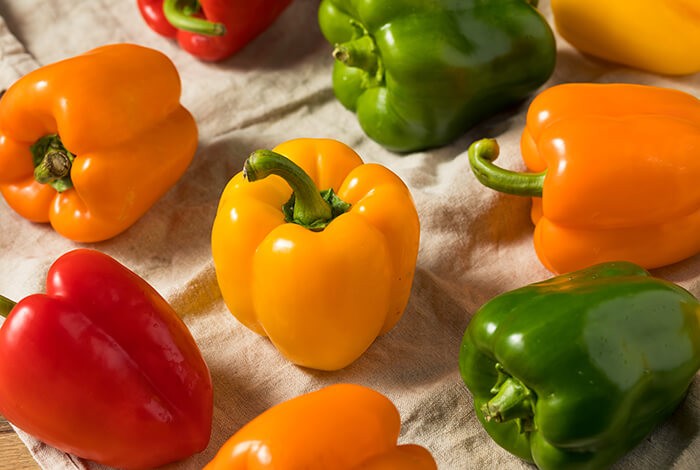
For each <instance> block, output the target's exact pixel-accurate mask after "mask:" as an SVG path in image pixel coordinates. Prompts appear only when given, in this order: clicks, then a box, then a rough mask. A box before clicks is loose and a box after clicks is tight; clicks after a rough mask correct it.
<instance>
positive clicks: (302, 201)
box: [243, 150, 350, 231]
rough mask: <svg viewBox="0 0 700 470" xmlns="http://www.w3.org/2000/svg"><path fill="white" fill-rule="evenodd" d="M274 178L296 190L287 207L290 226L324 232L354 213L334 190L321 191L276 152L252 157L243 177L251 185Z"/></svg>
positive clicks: (284, 208)
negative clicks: (336, 220)
mask: <svg viewBox="0 0 700 470" xmlns="http://www.w3.org/2000/svg"><path fill="white" fill-rule="evenodd" d="M270 175H277V176H280V177H282V178H283V179H284V180H285V181H286V182H287V184H289V186H290V187H291V188H292V192H293V194H292V197H291V198H290V200H289V201H288V202H287V203H286V204H285V205H284V206H283V211H284V212H285V219H286V220H287V222H293V223H296V224H299V225H301V226H303V227H305V228H307V229H309V230H313V231H321V230H323V229H324V228H325V227H326V226H327V225H328V224H329V223H330V222H331V221H332V220H333V219H334V218H335V217H337V216H339V215H340V214H343V213H345V212H347V211H348V210H349V209H350V204H348V203H346V202H345V201H343V200H342V199H340V198H339V197H338V196H336V195H335V193H333V190H332V189H327V190H325V191H319V190H318V188H317V187H316V184H315V183H314V182H313V180H312V179H311V177H309V175H307V174H306V172H305V171H304V170H303V169H302V168H301V167H300V166H299V165H297V164H296V163H294V162H293V161H291V160H290V159H288V158H287V157H285V156H283V155H280V154H279V153H276V152H273V151H272V150H256V151H255V152H253V153H252V154H250V156H249V157H248V159H247V160H246V161H245V164H244V166H243V176H244V177H245V178H246V179H247V180H248V181H258V180H261V179H263V178H266V177H268V176H270Z"/></svg>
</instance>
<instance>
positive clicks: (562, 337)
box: [459, 262, 700, 470]
mask: <svg viewBox="0 0 700 470" xmlns="http://www.w3.org/2000/svg"><path fill="white" fill-rule="evenodd" d="M459 365H460V371H461V374H462V378H463V379H464V382H465V384H466V385H467V388H468V389H469V390H470V391H471V393H472V396H473V398H474V406H475V409H476V413H477V416H478V417H479V419H480V420H481V422H482V424H483V425H484V427H485V429H486V431H487V432H488V433H489V434H490V435H491V437H492V438H493V439H494V440H495V441H496V442H497V443H498V444H499V445H501V446H502V447H504V448H505V449H507V450H509V451H510V452H512V453H513V454H515V455H517V456H519V457H521V458H523V459H526V460H529V461H534V462H535V464H537V466H538V467H539V468H541V469H543V470H546V469H561V468H566V469H567V470H570V469H596V470H599V469H602V468H607V467H609V466H610V465H612V464H613V463H614V462H615V461H616V460H618V459H619V458H620V457H621V456H622V455H624V454H625V453H626V452H627V451H629V450H630V449H631V448H632V447H634V446H635V445H636V444H637V443H638V442H639V441H641V440H642V439H643V438H644V436H646V435H647V434H648V433H649V432H650V431H651V430H652V429H653V428H654V427H655V426H656V425H658V424H659V423H660V422H661V421H663V420H664V419H666V418H667V417H668V416H669V415H670V414H671V412H672V411H673V410H674V408H675V407H676V406H677V405H678V403H679V402H680V401H681V400H682V398H683V397H684V395H685V393H686V390H687V388H688V386H689V384H690V382H691V381H692V380H693V377H694V376H695V374H696V372H697V371H698V369H699V368H700V304H699V303H698V301H697V300H696V299H695V297H693V295H691V294H690V293H689V292H687V291H686V290H684V289H683V288H681V287H679V286H677V285H675V284H673V283H670V282H666V281H663V280H660V279H656V278H653V277H651V276H650V275H649V274H648V273H647V272H646V271H645V270H644V269H642V268H640V267H638V266H636V265H634V264H631V263H623V262H618V263H605V264H601V265H597V266H593V267H591V268H588V269H584V270H581V271H577V272H573V273H569V274H565V275H561V276H557V277H554V278H552V279H550V280H547V281H544V282H539V283H536V284H532V285H529V286H526V287H523V288H520V289H517V290H514V291H512V292H508V293H505V294H502V295H500V296H498V297H496V298H494V299H492V300H491V301H489V302H488V303H486V304H485V305H484V306H483V307H482V308H480V309H479V311H478V312H477V313H476V314H475V315H474V317H473V318H472V320H471V322H470V324H469V326H468V328H467V330H466V332H465V335H464V339H463V341H462V346H461V351H460V358H459Z"/></svg>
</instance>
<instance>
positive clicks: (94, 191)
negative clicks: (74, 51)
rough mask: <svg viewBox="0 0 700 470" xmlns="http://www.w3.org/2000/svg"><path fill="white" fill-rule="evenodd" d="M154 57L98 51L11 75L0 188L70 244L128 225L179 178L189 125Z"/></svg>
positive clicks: (0, 121)
mask: <svg viewBox="0 0 700 470" xmlns="http://www.w3.org/2000/svg"><path fill="white" fill-rule="evenodd" d="M179 99H180V78H179V76H178V73H177V70H176V69H175V67H174V65H173V63H172V62H171V61H170V59H168V58H167V57H166V56H165V55H163V54H162V53H160V52H158V51H155V50H153V49H148V48H145V47H141V46H136V45H132V44H114V45H109V46H103V47H99V48H97V49H94V50H92V51H89V52H87V53H85V54H82V55H79V56H76V57H72V58H69V59H65V60H63V61H60V62H56V63H54V64H51V65H47V66H45V67H42V68H39V69H37V70H35V71H33V72H31V73H29V74H27V75H25V76H24V77H22V78H20V79H19V80H18V81H17V82H15V83H14V84H13V85H12V86H10V87H9V89H8V90H7V92H6V93H5V94H4V95H3V97H2V99H1V100H0V169H1V170H2V171H0V192H1V193H2V195H3V197H4V198H5V201H6V202H7V204H8V205H9V206H10V207H11V208H12V209H14V210H15V211H16V212H17V213H18V214H20V215H21V216H22V217H25V218H27V219H29V220H31V221H33V222H50V223H51V225H52V226H53V228H54V229H55V230H56V231H57V232H58V233H60V234H61V235H63V236H65V237H67V238H69V239H71V240H74V241H78V242H97V241H101V240H106V239H108V238H111V237H114V236H116V235H118V234H119V233H121V232H123V231H124V230H126V229H127V228H129V227H130V226H131V225H133V224H134V223H135V222H136V221H137V220H138V219H139V218H140V217H141V216H142V215H143V214H144V213H145V212H146V211H148V209H149V208H150V207H151V206H152V205H153V204H154V203H155V202H156V201H157V200H158V199H159V198H160V197H161V196H163V194H165V192H167V191H168V189H170V187H171V186H173V185H174V184H175V183H176V182H177V181H178V179H179V178H180V177H181V176H182V175H183V173H184V172H185V170H186V169H187V167H188V166H189V164H190V162H191V161H192V157H193V156H194V153H195V150H196V147H197V126H196V124H195V122H194V119H193V118H192V115H190V113H189V112H188V111H187V110H186V109H185V108H184V107H182V106H181V105H180V102H179Z"/></svg>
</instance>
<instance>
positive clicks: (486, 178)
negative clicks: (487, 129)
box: [467, 139, 547, 197]
mask: <svg viewBox="0 0 700 470" xmlns="http://www.w3.org/2000/svg"><path fill="white" fill-rule="evenodd" d="M498 153H499V148H498V142H496V141H495V140H494V139H481V140H477V141H476V142H474V143H472V144H471V145H470V146H469V150H468V151H467V155H468V156H469V165H470V166H471V167H472V172H473V173H474V176H476V179H478V180H479V181H480V182H481V184H483V185H484V186H488V187H489V188H491V189H495V190H496V191H500V192H502V193H508V194H515V195H517V196H530V197H542V186H543V185H544V177H545V176H546V175H547V170H545V171H543V172H541V173H518V172H515V171H509V170H505V169H503V168H500V167H498V166H496V165H494V164H493V163H491V162H493V161H494V160H496V158H498Z"/></svg>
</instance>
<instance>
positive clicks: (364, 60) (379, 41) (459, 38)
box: [318, 0, 556, 152]
mask: <svg viewBox="0 0 700 470" xmlns="http://www.w3.org/2000/svg"><path fill="white" fill-rule="evenodd" d="M536 3H537V2H536V1H534V0H531V1H530V2H528V1H527V0H488V1H486V0H391V1H382V2H380V1H367V0H323V1H322V2H321V5H320V8H319V13H318V18H319V24H320V27H321V32H322V33H323V35H324V36H325V37H326V39H327V40H328V41H329V42H330V43H332V44H334V45H335V46H336V47H335V50H334V52H333V55H334V57H335V58H336V60H335V63H334V69H333V89H334V91H335V95H336V97H337V98H338V100H339V101H340V102H341V103H342V104H343V105H344V106H345V107H346V108H348V109H350V110H351V111H354V112H356V113H357V117H358V120H359V123H360V126H361V127H362V129H363V130H364V132H365V133H366V134H367V135H368V136H369V137H370V138H371V139H373V140H375V141H376V142H378V143H379V144H381V145H383V146H384V147H386V148H388V149H389V150H392V151H396V152H411V151H417V150H423V149H426V148H430V147H438V146H441V145H445V144H447V143H449V142H451V141H453V140H454V139H456V138H457V137H459V136H460V135H461V134H464V133H465V132H466V131H467V130H468V129H469V128H471V127H473V126H474V125H475V124H476V123H477V122H479V121H481V120H482V119H485V118H486V117H489V116H492V115H494V114H495V113H497V112H499V111H501V110H503V109H504V108H506V107H508V106H510V105H513V104H515V103H516V102H518V101H520V100H522V99H524V98H526V97H527V96H528V95H529V94H530V93H531V92H533V91H534V90H535V89H537V88H538V87H539V86H540V85H542V84H543V83H544V82H546V81H547V79H548V78H549V77H550V75H551V74H552V72H553V70H554V63H555V57H556V45H555V40H554V35H553V33H552V30H551V28H550V26H549V25H548V23H547V21H546V20H545V19H544V18H543V17H542V16H541V15H540V13H539V12H538V11H537V9H536V8H535V7H534V6H533V5H532V4H536Z"/></svg>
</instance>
